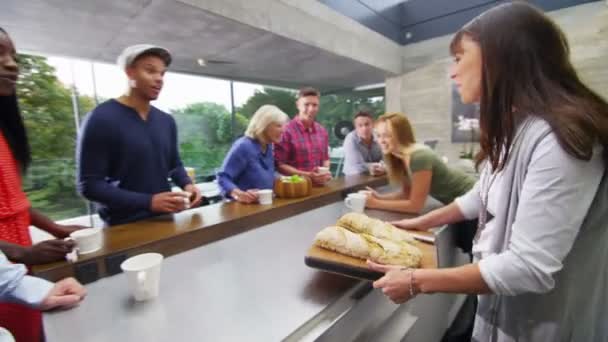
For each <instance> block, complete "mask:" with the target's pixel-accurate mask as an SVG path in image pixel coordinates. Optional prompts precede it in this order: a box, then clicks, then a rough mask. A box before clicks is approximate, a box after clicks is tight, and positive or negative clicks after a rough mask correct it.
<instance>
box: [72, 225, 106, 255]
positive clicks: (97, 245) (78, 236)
mask: <svg viewBox="0 0 608 342" xmlns="http://www.w3.org/2000/svg"><path fill="white" fill-rule="evenodd" d="M66 240H72V241H74V242H75V243H76V247H75V249H76V250H77V251H78V254H87V253H93V252H97V251H98V250H100V249H101V247H102V246H103V234H102V233H101V228H86V229H80V230H76V231H74V232H72V233H71V234H70V237H68V238H66Z"/></svg>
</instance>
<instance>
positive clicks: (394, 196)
mask: <svg viewBox="0 0 608 342" xmlns="http://www.w3.org/2000/svg"><path fill="white" fill-rule="evenodd" d="M376 197H378V199H381V200H399V199H406V196H405V193H404V192H403V191H395V192H389V193H386V194H378V195H377V196H376Z"/></svg>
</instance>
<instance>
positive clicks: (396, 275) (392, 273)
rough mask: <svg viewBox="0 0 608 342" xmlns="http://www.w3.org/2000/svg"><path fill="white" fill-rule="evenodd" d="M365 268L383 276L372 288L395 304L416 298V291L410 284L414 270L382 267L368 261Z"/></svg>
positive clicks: (399, 267) (388, 266)
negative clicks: (379, 290) (380, 291)
mask: <svg viewBox="0 0 608 342" xmlns="http://www.w3.org/2000/svg"><path fill="white" fill-rule="evenodd" d="M367 266H368V267H369V268H370V269H372V270H374V271H378V272H381V273H384V276H383V277H382V278H380V279H378V280H376V281H375V282H374V288H376V289H382V292H383V293H384V294H385V295H386V296H387V297H388V298H390V300H392V301H393V302H395V303H396V304H402V303H405V302H407V301H408V300H410V299H412V298H413V297H415V296H416V294H417V291H416V290H415V286H414V284H413V283H412V281H413V280H414V277H413V272H414V269H411V268H404V267H403V266H393V265H382V264H377V263H375V262H373V261H370V260H368V261H367Z"/></svg>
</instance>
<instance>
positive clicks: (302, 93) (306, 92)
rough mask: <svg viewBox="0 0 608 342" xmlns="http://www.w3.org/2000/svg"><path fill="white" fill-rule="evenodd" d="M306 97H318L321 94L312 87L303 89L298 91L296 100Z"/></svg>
mask: <svg viewBox="0 0 608 342" xmlns="http://www.w3.org/2000/svg"><path fill="white" fill-rule="evenodd" d="M307 96H316V97H320V96H321V93H320V92H319V91H318V90H317V89H315V88H313V87H304V88H302V89H300V91H298V99H300V98H302V97H307Z"/></svg>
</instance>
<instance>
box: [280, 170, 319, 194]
mask: <svg viewBox="0 0 608 342" xmlns="http://www.w3.org/2000/svg"><path fill="white" fill-rule="evenodd" d="M311 189H312V181H311V180H310V178H308V177H304V176H298V175H293V176H282V177H279V178H277V179H275V181H274V193H275V194H276V195H277V197H279V198H299V197H306V196H308V195H310V190H311Z"/></svg>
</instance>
